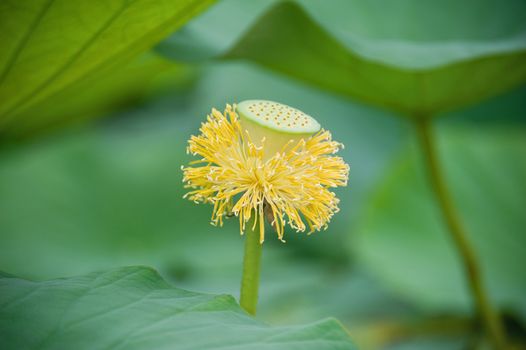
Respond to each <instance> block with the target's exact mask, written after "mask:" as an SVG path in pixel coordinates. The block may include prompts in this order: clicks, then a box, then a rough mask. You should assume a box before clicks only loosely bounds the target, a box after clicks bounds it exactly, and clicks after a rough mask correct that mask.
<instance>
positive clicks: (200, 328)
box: [0, 267, 354, 350]
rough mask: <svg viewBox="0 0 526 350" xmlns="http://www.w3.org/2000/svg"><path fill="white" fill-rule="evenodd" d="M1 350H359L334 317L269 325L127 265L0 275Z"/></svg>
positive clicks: (227, 299)
mask: <svg viewBox="0 0 526 350" xmlns="http://www.w3.org/2000/svg"><path fill="white" fill-rule="evenodd" d="M0 297H1V298H0V347H1V348H2V349H6V350H8V349H17V350H23V349H79V350H80V349H90V350H93V349H108V348H112V349H115V348H122V349H145V350H146V349H148V350H150V349H284V350H285V349H287V350H289V349H313V350H315V349H316V350H318V349H331V350H332V349H354V346H353V344H352V342H351V340H350V338H349V336H348V335H347V333H346V332H345V330H344V329H343V328H342V327H341V325H340V324H339V323H338V322H337V321H336V320H333V319H328V320H324V321H320V322H317V323H314V324H310V325H305V326H292V327H271V326H268V325H266V324H264V323H261V322H259V321H257V320H255V319H253V318H251V317H249V316H248V315H247V314H246V313H245V312H244V311H243V310H242V309H241V308H240V307H239V306H238V305H237V303H236V301H235V300H234V298H233V297H231V296H228V295H212V294H201V293H194V292H189V291H186V290H182V289H177V288H174V287H172V286H170V285H169V284H168V283H167V282H165V281H164V280H163V279H162V278H161V277H160V276H159V275H158V274H157V273H156V272H155V271H154V270H152V269H150V268H145V267H127V268H120V269H114V270H110V271H106V272H98V273H91V274H88V275H84V276H79V277H72V278H67V279H57V280H50V281H45V282H31V281H28V280H23V279H19V278H15V277H9V276H2V277H0Z"/></svg>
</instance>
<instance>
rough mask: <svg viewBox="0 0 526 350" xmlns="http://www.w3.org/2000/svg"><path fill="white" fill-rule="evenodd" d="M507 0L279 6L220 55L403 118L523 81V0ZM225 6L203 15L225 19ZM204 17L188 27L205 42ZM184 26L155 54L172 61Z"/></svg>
mask: <svg viewBox="0 0 526 350" xmlns="http://www.w3.org/2000/svg"><path fill="white" fill-rule="evenodd" d="M505 3H506V4H505V5H503V3H502V2H501V1H496V0H485V1H476V2H475V1H467V2H458V1H453V0H452V1H440V2H425V1H418V0H415V1H388V2H378V1H339V2H337V4H334V3H331V4H330V5H328V4H327V3H326V2H305V4H304V7H305V8H306V10H307V11H306V10H304V9H303V7H301V6H299V5H297V4H296V3H293V2H285V3H279V4H277V5H275V6H274V7H273V8H271V9H270V11H268V12H267V13H265V14H264V15H263V16H261V17H260V18H259V19H258V20H257V21H255V22H254V23H253V25H252V27H251V28H250V29H249V30H248V31H246V33H244V35H243V36H242V37H241V38H240V39H239V40H238V41H237V43H236V44H235V45H234V46H233V47H232V48H231V49H230V50H228V51H227V52H225V53H224V54H223V55H222V57H223V58H225V59H247V60H250V61H253V62H256V63H259V64H261V65H263V66H265V67H268V68H270V69H273V70H275V71H278V72H281V73H284V74H287V75H289V76H292V77H295V78H297V79H300V80H303V81H306V82H309V83H311V84H314V85H317V86H319V87H321V88H324V89H328V90H330V91H334V92H337V93H340V94H344V95H347V96H349V97H352V98H357V99H360V100H363V101H366V102H369V103H372V104H375V105H379V106H384V107H387V108H389V109H392V110H396V111H399V112H402V113H404V114H409V115H412V116H423V115H429V114H436V113H440V112H443V111H448V110H451V109H454V108H458V107H461V106H465V105H468V104H470V103H475V102H478V101H480V100H482V99H485V98H487V97H490V96H493V95H496V94H499V93H501V92H503V91H505V90H507V89H510V88H512V87H514V86H517V85H519V84H520V83H522V82H523V81H524V80H525V79H526V4H525V3H524V2H520V1H506V2H505ZM221 6H222V5H221V4H220V5H219V6H218V7H217V8H214V9H212V10H211V11H210V13H208V14H206V17H211V16H216V17H217V16H221V15H224V16H225V17H226V18H225V20H228V17H227V16H228V13H227V12H226V11H225V12H224V13H223V12H221ZM225 6H226V5H225ZM206 17H205V18H204V19H203V20H200V19H197V20H196V21H195V23H191V24H190V25H189V26H190V27H192V26H195V27H197V26H199V28H200V30H199V34H200V37H202V38H203V37H205V35H204V32H205V29H204V28H206V25H207V21H206ZM216 20H217V19H216ZM208 29H209V30H208V32H209V33H210V34H209V37H210V36H211V35H213V34H212V33H214V35H216V34H215V33H216V31H215V28H214V27H213V26H211V25H210V27H209V28H208ZM186 32H188V30H186V31H185V32H182V33H176V34H175V35H174V36H173V37H172V38H170V40H169V41H168V42H166V43H164V44H163V45H162V46H161V47H160V51H161V52H164V53H166V54H167V55H173V56H175V57H177V55H178V54H177V52H175V48H177V49H180V48H181V45H180V44H181V42H184V41H185V37H184V35H185V33H186ZM226 34H228V33H226ZM225 40H226V41H229V39H228V38H227V39H225ZM209 41H210V40H209ZM204 42H205V44H206V40H204ZM170 43H173V44H174V50H173V52H172V51H170ZM175 44H179V45H175ZM192 45H193V47H195V46H196V44H195V42H193V41H192ZM215 46H217V45H215ZM179 51H180V50H179ZM201 51H206V50H204V49H202V50H201ZM208 51H210V52H214V50H208ZM183 58H185V57H183Z"/></svg>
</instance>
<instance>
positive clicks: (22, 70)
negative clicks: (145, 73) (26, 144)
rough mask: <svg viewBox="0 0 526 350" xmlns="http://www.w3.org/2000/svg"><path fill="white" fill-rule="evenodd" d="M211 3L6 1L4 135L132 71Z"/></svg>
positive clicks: (0, 56)
mask: <svg viewBox="0 0 526 350" xmlns="http://www.w3.org/2000/svg"><path fill="white" fill-rule="evenodd" d="M210 3H212V1H210V0H206V1H196V0H180V1H161V0H135V1H131V0H99V1H89V0H81V1H67V0H31V1H24V2H17V1H2V2H1V3H0V101H2V103H1V105H0V130H1V129H3V128H5V127H6V124H8V123H11V122H12V123H16V122H18V119H19V117H20V116H21V114H22V113H28V110H30V109H32V110H38V106H39V104H41V103H45V102H46V100H47V99H49V98H51V97H53V96H54V95H56V94H58V93H61V92H62V91H63V90H66V89H68V88H70V87H71V86H72V85H75V84H78V83H79V81H86V80H90V79H93V78H94V77H95V76H97V77H101V74H104V73H106V70H107V69H109V68H112V67H119V66H120V65H123V64H126V63H127V62H129V61H130V60H131V59H132V58H133V57H135V56H137V55H138V54H140V53H142V52H144V51H146V50H148V49H149V48H150V47H152V46H153V45H154V44H156V43H157V42H158V41H160V40H161V39H163V38H164V37H166V36H167V35H169V34H170V33H171V32H173V31H174V30H175V29H177V28H178V27H179V26H181V25H182V24H184V23H185V22H186V21H188V20H189V19H191V18H192V17H193V16H194V15H196V14H197V13H199V12H200V11H201V10H203V9H204V8H206V7H207V6H208V5H209V4H210ZM91 81H93V80H91ZM26 115H27V114H26Z"/></svg>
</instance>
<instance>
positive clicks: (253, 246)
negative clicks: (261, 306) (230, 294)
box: [239, 221, 263, 315]
mask: <svg viewBox="0 0 526 350" xmlns="http://www.w3.org/2000/svg"><path fill="white" fill-rule="evenodd" d="M252 225H253V222H252V221H249V222H247V230H246V232H245V257H244V258H243V277H242V278H241V296H240V299H239V304H240V305H241V307H242V308H243V309H245V310H246V311H247V312H248V313H249V314H251V315H255V314H256V306H257V302H258V288H259V270H260V267H259V266H260V261H261V250H262V246H263V245H262V244H261V243H260V242H259V232H256V230H252Z"/></svg>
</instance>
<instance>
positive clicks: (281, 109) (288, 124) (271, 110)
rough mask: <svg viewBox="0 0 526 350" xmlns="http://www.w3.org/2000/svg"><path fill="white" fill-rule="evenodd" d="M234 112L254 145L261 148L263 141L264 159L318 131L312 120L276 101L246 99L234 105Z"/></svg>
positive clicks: (316, 124) (316, 123)
mask: <svg viewBox="0 0 526 350" xmlns="http://www.w3.org/2000/svg"><path fill="white" fill-rule="evenodd" d="M236 113H237V114H238V115H239V117H240V123H241V125H242V127H243V128H244V129H245V130H247V131H248V133H249V135H250V138H251V140H252V142H253V143H254V144H255V145H256V146H258V147H259V146H262V140H263V139H264V140H265V141H264V146H265V148H264V152H265V158H270V157H272V156H273V155H274V154H276V152H279V151H281V149H282V148H283V146H285V145H286V144H287V142H289V141H290V140H292V141H299V140H300V139H301V138H305V139H306V138H308V137H310V136H311V135H312V134H314V133H316V132H318V131H319V130H320V124H319V123H318V122H317V121H316V120H315V119H314V118H313V117H311V116H310V115H308V114H305V113H303V112H302V111H300V110H298V109H296V108H292V107H289V106H287V105H284V104H282V103H278V102H273V101H266V100H246V101H243V102H240V103H239V104H238V105H237V108H236Z"/></svg>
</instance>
